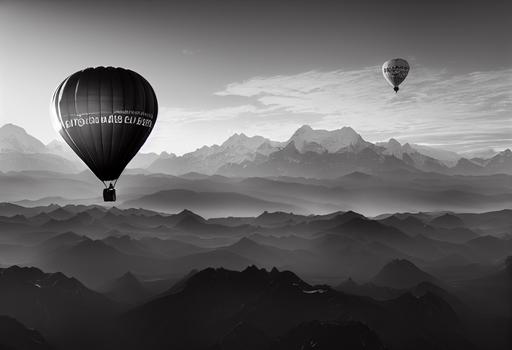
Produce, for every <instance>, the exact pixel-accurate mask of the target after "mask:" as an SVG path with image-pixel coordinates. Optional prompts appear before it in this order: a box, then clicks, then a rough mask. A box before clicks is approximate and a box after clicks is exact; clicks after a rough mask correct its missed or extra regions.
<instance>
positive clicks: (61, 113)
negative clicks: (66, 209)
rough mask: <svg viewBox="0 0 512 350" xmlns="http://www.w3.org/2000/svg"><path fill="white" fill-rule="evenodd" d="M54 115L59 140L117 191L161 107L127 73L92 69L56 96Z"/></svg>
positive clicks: (108, 192) (111, 195) (108, 197)
mask: <svg viewBox="0 0 512 350" xmlns="http://www.w3.org/2000/svg"><path fill="white" fill-rule="evenodd" d="M51 109H52V111H53V112H54V118H55V121H56V123H55V124H56V125H57V127H58V131H59V133H60V135H61V136H62V137H63V138H64V141H66V143H67V144H68V145H69V146H70V147H71V148H72V149H73V151H74V152H75V153H76V154H77V155H78V156H79V157H80V158H81V159H82V160H83V161H84V163H85V164H86V165H87V166H88V167H89V168H90V169H91V171H92V172H93V173H94V175H96V177H98V179H100V181H101V182H103V184H104V185H105V189H104V191H103V199H104V200H105V201H115V200H116V192H115V185H116V183H117V180H118V179H119V177H120V176H121V173H122V172H123V170H124V168H125V167H126V165H128V163H129V162H130V160H131V159H132V158H133V157H134V156H135V155H136V154H137V152H138V151H139V149H140V148H141V146H142V145H143V144H144V142H145V141H146V139H147V138H148V136H149V134H150V133H151V131H152V130H153V127H154V126H155V122H156V119H157V114H158V103H157V99H156V95H155V92H154V90H153V88H152V87H151V85H150V84H149V83H148V82H147V80H146V79H144V78H143V77H142V76H141V75H139V74H137V73H135V72H133V71H131V70H128V69H124V68H114V67H97V68H87V69H84V70H81V71H79V72H76V73H74V74H72V75H70V76H69V77H67V78H66V79H65V80H64V81H63V82H62V83H61V84H60V85H59V86H58V87H57V90H55V93H54V95H53V99H52V105H51Z"/></svg>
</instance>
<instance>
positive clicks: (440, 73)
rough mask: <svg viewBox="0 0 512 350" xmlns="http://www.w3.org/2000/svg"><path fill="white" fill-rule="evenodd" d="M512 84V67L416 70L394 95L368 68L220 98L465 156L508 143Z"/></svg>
mask: <svg viewBox="0 0 512 350" xmlns="http://www.w3.org/2000/svg"><path fill="white" fill-rule="evenodd" d="M511 83H512V69H503V70H496V71H487V72H472V73H469V74H460V75H452V74H450V73H449V72H447V71H446V70H434V69H429V68H426V67H414V68H413V69H412V70H411V72H410V74H409V77H408V78H407V79H406V81H405V82H404V83H403V84H402V86H401V90H400V92H399V93H398V94H394V93H393V91H392V89H391V87H390V86H388V85H387V84H386V83H385V81H384V79H383V78H382V76H381V74H380V67H368V68H364V69H360V70H352V71H344V70H336V71H328V72H321V71H309V72H305V73H300V74H296V75H288V76H285V75H278V76H271V77H255V78H252V79H249V80H247V81H244V82H239V83H231V84H229V85H227V86H226V88H225V89H224V90H222V91H219V92H216V95H217V96H239V97H245V98H247V99H248V101H251V103H252V104H253V105H254V106H261V107H260V108H258V109H256V110H253V111H252V113H255V114H258V115H259V116H262V115H264V114H265V112H263V111H262V110H263V109H265V108H271V111H272V113H278V112H280V113H283V114H286V115H287V116H288V122H289V123H293V121H294V120H295V118H297V116H299V115H304V114H308V115H311V114H313V115H316V118H315V120H314V121H313V123H311V124H312V126H313V127H323V128H327V129H332V128H339V127H341V126H343V125H350V126H352V127H354V128H355V129H356V130H357V131H358V132H360V133H362V134H363V136H365V137H366V138H368V139H369V140H381V139H385V138H388V137H396V138H398V139H401V140H403V141H408V142H415V143H429V144H437V145H442V146H444V147H447V148H449V149H453V150H459V151H467V150H468V149H470V148H471V147H473V146H474V147H480V146H481V144H485V145H486V146H487V145H489V146H491V147H496V148H504V147H509V146H510V141H511V137H512V123H511V122H512V118H511V111H512V92H511V90H510V86H511ZM297 126H298V125H297Z"/></svg>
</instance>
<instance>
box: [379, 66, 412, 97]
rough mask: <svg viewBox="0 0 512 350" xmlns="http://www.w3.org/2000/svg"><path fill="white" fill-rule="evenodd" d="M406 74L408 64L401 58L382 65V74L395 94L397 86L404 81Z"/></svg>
mask: <svg viewBox="0 0 512 350" xmlns="http://www.w3.org/2000/svg"><path fill="white" fill-rule="evenodd" d="M408 73H409V63H407V61H406V60H404V59H403V58H393V59H392V60H389V61H386V62H385V63H384V64H383V65H382V74H383V75H384V78H386V80H387V82H388V83H389V85H391V86H392V87H393V90H395V93H396V92H398V85H400V84H401V83H402V82H403V81H404V80H405V78H406V77H407V74H408Z"/></svg>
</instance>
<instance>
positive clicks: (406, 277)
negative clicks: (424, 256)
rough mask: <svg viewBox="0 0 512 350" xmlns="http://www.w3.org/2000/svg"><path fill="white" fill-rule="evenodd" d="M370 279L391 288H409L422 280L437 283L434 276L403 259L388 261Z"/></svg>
mask: <svg viewBox="0 0 512 350" xmlns="http://www.w3.org/2000/svg"><path fill="white" fill-rule="evenodd" d="M372 281H373V282H374V283H375V284H377V285H380V286H385V287H392V288H410V287H413V286H415V285H418V284H420V283H422V282H431V283H439V281H438V280H437V279H436V278H435V277H434V276H432V275H430V274H428V273H426V272H424V271H422V270H421V269H419V268H418V267H417V266H416V265H414V264H413V263H411V262H410V261H407V260H405V259H396V260H393V261H391V262H389V263H388V264H387V265H385V266H384V267H383V268H382V270H380V271H379V273H378V274H377V275H376V276H375V277H374V278H373V280H372Z"/></svg>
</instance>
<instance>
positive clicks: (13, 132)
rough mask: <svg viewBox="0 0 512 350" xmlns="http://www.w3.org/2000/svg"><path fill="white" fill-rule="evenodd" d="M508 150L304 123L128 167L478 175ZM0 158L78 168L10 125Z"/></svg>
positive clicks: (151, 156)
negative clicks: (446, 145)
mask: <svg viewBox="0 0 512 350" xmlns="http://www.w3.org/2000/svg"><path fill="white" fill-rule="evenodd" d="M511 154H512V152H511V151H510V150H505V151H503V152H499V153H497V154H489V157H488V158H471V159H467V158H464V157H462V156H460V155H458V154H457V153H455V152H450V151H446V150H442V149H437V148H432V147H428V146H424V145H415V144H409V143H406V144H404V145H402V144H400V143H399V142H398V141H397V140H395V139H390V140H389V141H388V142H378V143H375V144H373V143H371V142H368V141H365V140H364V139H363V138H362V137H361V135H359V134H358V133H357V132H356V131H354V130H353V129H352V128H350V127H343V128H341V129H337V130H331V131H328V130H316V129H313V128H311V127H310V126H308V125H304V126H302V127H300V128H299V129H297V131H295V133H294V134H293V135H292V136H291V137H290V138H289V139H288V140H287V141H284V142H277V141H272V140H269V139H266V138H264V137H262V136H252V137H249V136H246V135H245V134H243V133H242V134H234V135H233V136H231V137H230V138H228V139H227V140H226V141H225V142H224V143H222V144H221V145H213V146H203V147H202V148H199V149H197V150H196V151H194V152H190V153H187V154H185V155H183V156H176V155H174V154H168V153H166V152H162V153H161V154H159V155H158V154H156V153H148V154H139V155H137V156H136V157H135V158H134V159H133V160H132V162H131V164H130V165H129V166H128V168H132V169H139V170H141V169H144V171H147V172H149V173H167V174H173V175H180V174H187V173H190V172H197V173H203V174H216V173H218V174H223V175H229V176H255V175H256V176H276V175H281V176H313V177H319V178H334V177H337V176H342V175H345V174H348V173H351V172H354V171H364V172H367V173H380V172H383V171H390V170H402V171H403V170H404V169H405V170H417V171H425V172H437V173H443V174H461V175H485V174H498V173H507V174H510V173H512V156H511ZM0 157H1V159H2V162H1V164H2V167H1V168H0V171H21V170H48V171H59V172H65V173H75V172H77V171H79V170H81V169H84V166H83V165H82V164H81V163H80V162H79V161H78V158H77V157H76V156H74V155H73V154H72V153H71V152H70V150H69V149H68V148H67V147H66V146H65V145H64V144H63V143H62V142H58V141H54V142H52V143H50V144H48V145H44V144H43V143H41V142H40V141H38V140H37V139H36V138H34V137H32V136H30V135H29V134H27V133H26V132H25V131H24V130H23V129H22V128H20V127H17V126H15V125H13V124H6V125H4V126H3V127H1V128H0ZM59 162H60V163H59ZM59 164H60V166H59ZM318 167H320V168H318Z"/></svg>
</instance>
